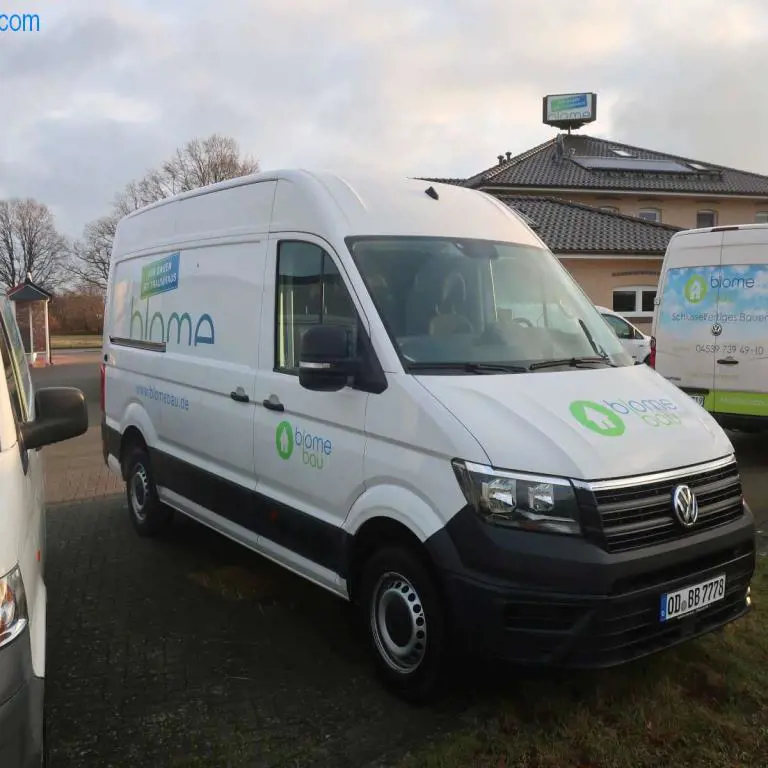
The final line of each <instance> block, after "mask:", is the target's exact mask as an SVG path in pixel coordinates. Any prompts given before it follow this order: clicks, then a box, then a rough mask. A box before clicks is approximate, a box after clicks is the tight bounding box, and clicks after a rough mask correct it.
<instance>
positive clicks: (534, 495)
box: [452, 459, 581, 536]
mask: <svg viewBox="0 0 768 768" xmlns="http://www.w3.org/2000/svg"><path fill="white" fill-rule="evenodd" d="M452 464H453V471H454V472H455V473H456V478H457V479H458V481H459V485H460V486H461V490H462V491H463V493H464V496H465V498H466V499H467V503H468V504H469V505H470V506H471V507H472V508H473V509H474V510H475V512H477V514H478V515H480V516H481V517H482V518H483V519H485V520H486V521H487V522H489V523H495V524H496V525H503V526H507V527H510V528H520V529H522V530H526V531H544V532H547V533H566V534H571V535H575V536H579V535H581V525H580V524H579V509H578V505H577V503H576V496H575V495H574V491H573V486H572V485H571V484H570V482H569V481H568V480H563V479H562V478H558V477H542V476H539V475H527V474H524V473H518V472H502V471H499V470H496V469H493V467H486V466H483V465H481V464H471V463H469V462H465V461H459V460H458V459H454V460H453V462H452Z"/></svg>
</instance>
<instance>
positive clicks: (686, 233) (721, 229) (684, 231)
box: [670, 224, 768, 243]
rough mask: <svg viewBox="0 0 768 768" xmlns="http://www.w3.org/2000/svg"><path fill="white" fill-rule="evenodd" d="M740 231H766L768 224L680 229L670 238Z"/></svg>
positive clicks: (722, 225)
mask: <svg viewBox="0 0 768 768" xmlns="http://www.w3.org/2000/svg"><path fill="white" fill-rule="evenodd" d="M741 229H766V230H768V224H720V225H718V226H715V227H699V228H698V229H682V230H680V231H679V232H675V234H674V235H672V237H671V238H670V243H671V242H672V240H679V239H680V238H681V237H686V236H689V235H706V234H709V233H711V232H727V231H733V230H741Z"/></svg>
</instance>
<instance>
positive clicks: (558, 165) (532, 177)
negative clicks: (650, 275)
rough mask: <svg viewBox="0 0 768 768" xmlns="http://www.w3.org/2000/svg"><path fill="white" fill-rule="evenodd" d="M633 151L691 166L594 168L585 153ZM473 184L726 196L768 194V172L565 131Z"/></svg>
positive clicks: (638, 155)
mask: <svg viewBox="0 0 768 768" xmlns="http://www.w3.org/2000/svg"><path fill="white" fill-rule="evenodd" d="M615 149H618V150H621V151H622V152H623V153H629V155H631V156H632V157H633V158H636V159H638V160H664V161H667V162H672V163H678V164H682V165H685V166H686V167H687V169H689V170H690V172H689V173H673V172H659V171H652V170H639V169H638V170H635V169H632V170H626V169H622V170H619V169H616V170H607V169H602V168H601V169H590V168H585V167H583V165H581V164H579V158H595V157H599V158H611V159H615V160H618V161H619V162H620V163H622V164H626V163H625V161H624V160H623V158H624V157H626V155H624V154H622V155H619V154H617V153H616V152H614V150H615ZM465 184H466V185H467V186H470V187H489V186H494V187H495V186H500V187H509V188H528V189H530V188H534V187H535V188H547V187H549V188H552V189H579V190H588V189H599V190H627V191H638V192H689V193H693V194H695V193H706V194H722V195H765V196H767V197H768V176H761V175H759V174H756V173H749V172H747V171H739V170H736V169H734V168H728V167H726V166H722V165H716V164H714V163H706V162H703V161H700V160H692V159H690V158H685V157H680V156H678V155H669V154H665V153H663V152H655V151H653V150H649V149H643V148H641V147H634V146H632V145H630V144H621V143H619V142H615V141H609V140H607V139H599V138H594V137H592V136H586V135H581V134H579V135H574V134H571V135H566V134H559V135H558V137H557V138H555V139H552V140H551V141H547V142H545V143H543V144H540V145H539V146H537V147H534V148H533V149H530V150H528V151H526V152H523V153H522V154H520V155H517V156H515V157H512V158H510V159H509V160H505V161H504V162H503V163H501V164H499V165H495V166H493V167H492V168H488V169H487V170H485V171H482V172H481V173H479V174H477V175H475V176H473V177H471V178H469V179H467V181H466V182H465Z"/></svg>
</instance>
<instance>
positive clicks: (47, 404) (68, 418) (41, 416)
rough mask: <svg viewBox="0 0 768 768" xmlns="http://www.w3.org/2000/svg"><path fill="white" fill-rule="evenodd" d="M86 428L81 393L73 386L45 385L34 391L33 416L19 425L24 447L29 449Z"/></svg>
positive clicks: (83, 398) (56, 441)
mask: <svg viewBox="0 0 768 768" xmlns="http://www.w3.org/2000/svg"><path fill="white" fill-rule="evenodd" d="M87 430H88V408H87V407H86V404H85V395H83V393H82V392H81V391H80V390H79V389H75V388H74V387H46V388H44V389H40V390H38V391H37V392H36V393H35V419H34V420H33V421H27V422H25V423H24V424H22V425H21V428H20V432H21V440H22V442H23V443H24V448H25V449H26V450H28V451H32V450H34V449H35V448H43V447H44V446H46V445H51V444H52V443H60V442H62V441H63V440H69V439H70V438H72V437H77V436H78V435H82V434H84V433H85V432H86V431H87Z"/></svg>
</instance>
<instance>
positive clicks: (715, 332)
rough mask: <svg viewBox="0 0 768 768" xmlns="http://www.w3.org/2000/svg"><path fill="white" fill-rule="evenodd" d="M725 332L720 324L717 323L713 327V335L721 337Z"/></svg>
mask: <svg viewBox="0 0 768 768" xmlns="http://www.w3.org/2000/svg"><path fill="white" fill-rule="evenodd" d="M722 332H723V326H722V325H720V323H715V324H714V325H713V326H712V335H713V336H719V335H720V334H721V333H722Z"/></svg>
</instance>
